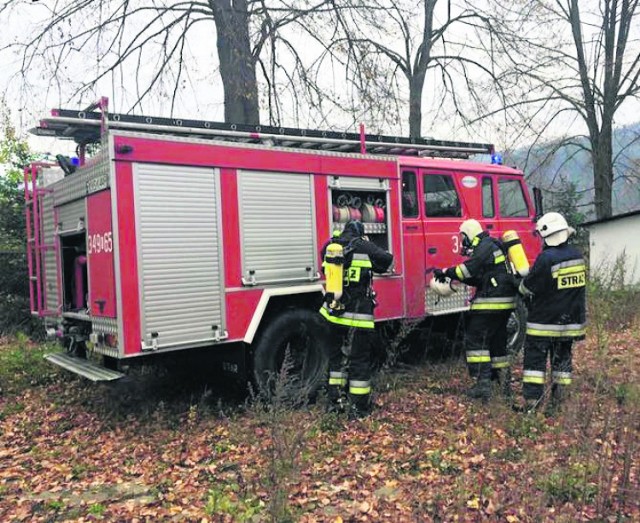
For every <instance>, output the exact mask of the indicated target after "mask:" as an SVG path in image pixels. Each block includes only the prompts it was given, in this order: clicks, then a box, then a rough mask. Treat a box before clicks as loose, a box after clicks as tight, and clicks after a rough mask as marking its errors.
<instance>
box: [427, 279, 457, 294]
mask: <svg viewBox="0 0 640 523" xmlns="http://www.w3.org/2000/svg"><path fill="white" fill-rule="evenodd" d="M451 283H452V281H451V278H447V279H446V280H445V281H444V282H439V281H438V280H436V279H435V278H431V281H430V282H429V287H430V288H431V290H433V291H434V292H435V293H436V294H438V295H439V296H442V297H446V296H451V295H452V294H453V293H454V292H458V291H456V290H455V289H454V288H453V287H452V286H451Z"/></svg>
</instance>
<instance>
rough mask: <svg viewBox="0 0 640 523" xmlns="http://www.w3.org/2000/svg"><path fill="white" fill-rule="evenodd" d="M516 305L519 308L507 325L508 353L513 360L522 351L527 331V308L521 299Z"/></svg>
mask: <svg viewBox="0 0 640 523" xmlns="http://www.w3.org/2000/svg"><path fill="white" fill-rule="evenodd" d="M516 303H517V306H516V308H515V310H514V311H513V312H512V313H511V315H510V316H509V321H508V323H507V353H508V354H510V355H511V357H512V358H516V357H518V355H519V354H520V352H521V351H522V346H523V345H524V337H525V334H526V331H527V308H526V307H525V305H524V303H523V301H522V299H521V298H520V297H518V298H517V302H516Z"/></svg>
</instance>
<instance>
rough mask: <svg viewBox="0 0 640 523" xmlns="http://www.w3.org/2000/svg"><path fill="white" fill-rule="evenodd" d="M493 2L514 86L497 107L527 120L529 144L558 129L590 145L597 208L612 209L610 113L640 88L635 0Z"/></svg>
mask: <svg viewBox="0 0 640 523" xmlns="http://www.w3.org/2000/svg"><path fill="white" fill-rule="evenodd" d="M490 2H491V5H492V7H491V9H490V10H489V11H490V12H492V13H493V14H494V16H495V18H494V24H493V29H494V34H495V36H496V41H498V42H499V43H500V45H501V46H502V47H501V48H500V49H499V54H500V56H501V58H502V60H504V61H503V62H502V67H503V71H504V75H503V76H502V77H501V82H502V85H510V86H511V96H510V97H509V98H507V100H508V102H507V103H506V104H505V105H503V106H502V107H501V108H500V109H499V111H503V114H504V115H505V118H506V119H509V120H511V121H513V120H515V119H516V118H521V119H522V121H526V125H527V127H528V129H529V131H530V132H531V134H532V136H531V138H532V143H533V144H534V145H535V144H536V143H537V142H538V141H545V136H548V135H549V134H548V133H551V132H555V133H558V131H561V132H562V133H563V134H564V137H563V139H562V140H561V142H560V143H561V144H563V145H564V144H572V145H573V146H575V147H576V148H579V149H582V150H585V151H587V152H588V154H589V155H590V158H591V161H592V165H593V187H594V191H595V201H594V203H595V210H596V215H597V217H598V218H605V217H608V216H611V214H612V187H613V182H614V173H615V167H614V164H615V160H616V158H614V150H613V130H614V119H615V116H616V114H618V113H619V111H620V110H621V108H622V107H623V104H624V103H625V102H627V101H629V100H630V99H633V98H637V97H638V92H639V89H640V82H639V76H640V54H639V52H640V46H638V43H637V38H638V36H640V35H639V34H638V27H639V24H638V19H637V18H636V15H637V8H638V0H590V1H585V0H582V1H580V2H578V0H533V1H531V0H528V1H526V2H525V1H516V2H512V1H509V2H506V1H504V0H490ZM493 51H494V56H495V52H496V50H495V49H494V50H493ZM536 123H541V125H536ZM585 131H586V132H585Z"/></svg>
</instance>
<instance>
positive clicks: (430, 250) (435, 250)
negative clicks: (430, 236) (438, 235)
mask: <svg viewBox="0 0 640 523" xmlns="http://www.w3.org/2000/svg"><path fill="white" fill-rule="evenodd" d="M436 252H438V249H437V247H429V254H435V253H436Z"/></svg>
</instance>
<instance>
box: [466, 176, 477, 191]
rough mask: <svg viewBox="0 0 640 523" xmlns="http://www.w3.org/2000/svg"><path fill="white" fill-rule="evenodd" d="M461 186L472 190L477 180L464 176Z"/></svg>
mask: <svg viewBox="0 0 640 523" xmlns="http://www.w3.org/2000/svg"><path fill="white" fill-rule="evenodd" d="M462 185H463V186H464V187H467V188H469V189H472V188H473V187H475V186H476V185H478V179H477V178H476V177H475V176H465V177H464V178H463V179H462Z"/></svg>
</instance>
